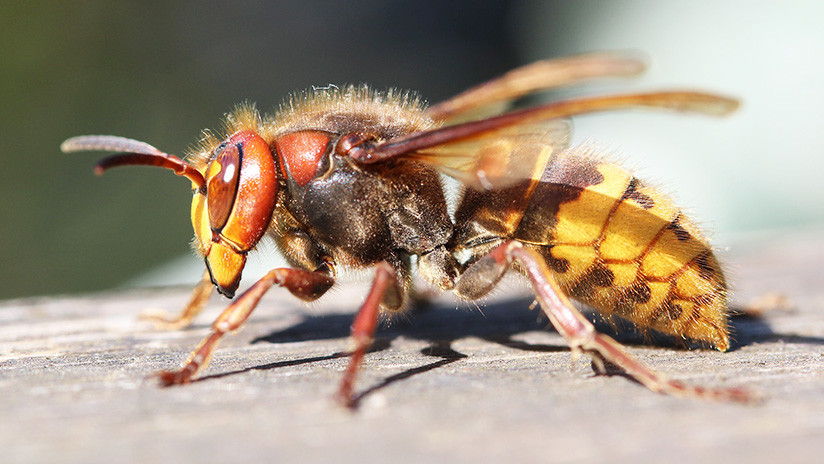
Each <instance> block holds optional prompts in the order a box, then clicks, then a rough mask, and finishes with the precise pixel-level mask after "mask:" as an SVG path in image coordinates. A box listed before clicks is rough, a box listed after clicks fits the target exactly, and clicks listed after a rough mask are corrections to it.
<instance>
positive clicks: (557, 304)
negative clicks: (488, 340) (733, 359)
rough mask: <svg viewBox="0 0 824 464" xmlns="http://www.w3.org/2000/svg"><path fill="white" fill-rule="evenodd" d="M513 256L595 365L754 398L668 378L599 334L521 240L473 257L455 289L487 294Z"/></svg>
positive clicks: (642, 378)
mask: <svg viewBox="0 0 824 464" xmlns="http://www.w3.org/2000/svg"><path fill="white" fill-rule="evenodd" d="M513 261H517V262H518V264H519V265H520V266H521V269H522V270H523V271H524V273H525V274H526V275H527V277H529V280H530V281H531V282H532V287H533V289H534V290H535V295H536V297H537V299H538V301H539V302H540V303H541V308H542V309H543V311H544V313H546V315H547V317H549V320H550V322H551V323H552V325H553V326H554V327H555V329H556V330H558V332H559V333H560V334H561V335H562V336H563V337H564V338H565V339H566V341H567V343H568V344H569V347H570V348H571V349H572V351H573V352H583V353H586V354H588V355H590V356H592V358H593V361H594V363H595V365H596V367H598V368H599V370H601V371H603V361H604V360H606V361H608V362H610V363H612V364H614V365H616V366H618V367H620V368H621V369H623V370H624V371H625V372H626V373H627V374H629V375H630V376H631V377H632V378H634V379H635V380H637V381H638V382H639V383H641V384H642V385H644V386H645V387H647V388H649V389H650V390H652V391H655V392H660V393H666V394H669V395H674V396H692V397H699V398H706V399H713V400H723V401H735V402H741V403H746V402H752V401H754V400H756V399H757V395H755V394H753V393H752V392H750V391H749V390H746V389H743V388H735V387H733V388H706V387H700V386H692V385H687V384H684V383H682V382H678V381H675V380H670V379H668V378H666V377H665V376H664V375H663V374H660V373H659V372H656V371H654V370H653V369H652V368H650V367H649V366H647V365H645V364H644V363H642V362H641V361H640V360H638V359H636V358H635V357H633V356H632V355H631V354H629V353H628V352H627V351H626V349H625V348H624V347H623V346H622V345H621V344H620V343H618V342H617V341H615V340H614V339H613V338H612V337H609V336H607V335H604V334H601V333H599V332H598V331H596V330H595V327H594V326H593V325H592V324H591V323H590V322H589V321H588V320H587V319H586V318H585V317H584V316H583V315H582V314H581V313H580V312H579V311H578V310H577V309H575V307H574V306H573V305H572V303H571V302H570V301H569V298H567V296H566V294H565V293H564V292H563V290H562V289H561V287H560V286H559V285H558V283H557V282H556V281H555V279H554V278H553V277H552V273H551V272H550V271H549V268H548V267H547V265H546V263H545V262H544V259H543V257H541V255H539V254H538V253H536V252H534V251H532V250H529V249H527V248H525V247H524V246H523V245H521V244H520V243H519V242H516V241H510V242H504V243H503V244H502V245H500V246H498V247H497V248H495V249H494V250H492V251H491V252H490V253H489V254H487V255H485V256H483V257H482V258H481V259H479V260H478V261H477V262H475V263H473V264H472V265H471V266H469V268H467V270H466V272H464V274H463V275H462V276H461V279H460V280H459V281H458V283H457V284H456V291H457V292H458V293H459V294H460V295H462V296H464V297H467V298H477V297H480V296H483V295H484V294H486V293H487V292H488V291H489V290H491V289H492V287H494V286H495V284H497V282H498V281H499V280H500V279H501V277H503V275H504V274H505V273H506V271H507V270H508V269H509V267H510V265H511V264H512V262H513Z"/></svg>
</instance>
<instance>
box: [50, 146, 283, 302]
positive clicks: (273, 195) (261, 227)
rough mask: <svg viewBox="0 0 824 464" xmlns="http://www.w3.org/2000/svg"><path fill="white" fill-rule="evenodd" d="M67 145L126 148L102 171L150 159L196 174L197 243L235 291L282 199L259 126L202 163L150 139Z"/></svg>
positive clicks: (225, 290) (221, 287)
mask: <svg viewBox="0 0 824 464" xmlns="http://www.w3.org/2000/svg"><path fill="white" fill-rule="evenodd" d="M61 148H62V150H63V151H64V152H74V151H90V150H102V151H120V152H123V153H120V154H117V155H114V156H110V157H108V158H104V159H102V160H100V161H99V162H98V164H97V167H96V169H95V171H96V172H97V173H98V174H100V173H102V172H103V171H105V170H106V169H109V168H111V167H115V166H124V165H147V166H158V167H163V168H167V169H172V170H173V171H174V172H175V174H177V175H180V176H185V177H186V178H188V179H189V180H191V181H192V188H193V190H194V198H193V199H192V226H193V227H194V230H195V246H196V248H197V250H198V252H199V253H200V254H201V255H202V256H203V257H204V259H205V261H206V266H207V268H208V269H209V273H210V275H211V278H212V282H213V283H214V284H215V286H216V287H217V289H218V291H219V292H220V293H222V294H224V295H226V296H228V297H230V298H231V297H232V296H234V294H235V291H236V290H237V287H238V284H239V283H240V277H241V273H242V272H243V267H244V266H245V265H246V253H248V252H249V251H250V250H251V249H253V248H254V247H255V245H257V243H258V242H259V241H260V239H261V238H262V237H263V234H264V233H266V229H267V228H268V227H269V222H270V221H271V219H272V213H273V211H274V208H275V204H276V200H277V189H278V180H277V166H276V165H275V160H274V158H273V157H272V152H271V150H270V149H269V145H268V144H267V143H266V141H265V140H263V138H261V137H260V135H258V134H257V132H255V131H253V130H241V131H237V132H235V133H234V134H232V135H231V136H229V137H228V138H227V139H226V140H224V141H223V143H221V144H219V145H218V146H217V147H216V148H214V150H212V152H211V153H210V154H208V157H207V158H204V160H203V161H204V162H203V163H198V165H197V166H196V165H193V164H190V163H187V162H186V161H183V160H182V159H180V158H178V157H176V156H172V155H169V154H166V153H164V152H162V151H160V150H158V149H157V148H154V147H153V146H151V145H148V144H146V143H143V142H138V141H136V140H131V139H125V138H122V137H115V136H81V137H74V138H71V139H69V140H66V141H65V142H64V143H63V145H62V146H61ZM200 164H202V166H201V165H200Z"/></svg>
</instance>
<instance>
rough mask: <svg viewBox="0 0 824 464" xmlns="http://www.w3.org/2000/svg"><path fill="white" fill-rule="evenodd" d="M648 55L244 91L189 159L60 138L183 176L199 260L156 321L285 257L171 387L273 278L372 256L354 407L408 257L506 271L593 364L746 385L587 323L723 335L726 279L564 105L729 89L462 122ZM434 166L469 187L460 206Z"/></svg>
mask: <svg viewBox="0 0 824 464" xmlns="http://www.w3.org/2000/svg"><path fill="white" fill-rule="evenodd" d="M641 68H642V65H641V64H640V63H639V62H638V61H636V60H634V59H631V58H627V57H621V56H615V55H586V56H580V57H573V58H566V59H561V60H554V61H545V62H539V63H536V64H533V65H529V66H526V67H523V68H519V69H517V70H515V71H512V72H510V73H508V74H505V75H504V76H501V77H499V78H498V79H495V80H492V81H490V82H487V83H485V84H482V85H480V86H478V87H475V88H473V89H470V90H468V91H466V92H464V93H463V94H460V95H458V96H456V97H454V98H452V99H450V100H447V101H446V102H444V103H441V104H439V105H435V106H432V107H429V108H426V107H425V106H424V105H423V104H422V103H421V102H420V100H419V99H417V98H415V97H414V96H411V95H410V94H401V93H397V92H392V91H390V92H387V93H377V92H374V91H371V90H369V89H367V88H366V87H347V88H343V89H338V88H331V89H323V90H315V91H313V92H310V93H307V94H303V95H298V96H296V97H293V98H292V99H291V100H288V101H287V103H286V104H284V105H283V106H282V107H281V109H280V111H279V112H277V113H276V114H275V115H273V116H265V117H261V116H260V114H259V113H258V112H257V111H256V110H255V109H254V108H252V107H250V106H248V105H246V106H241V107H239V108H238V109H237V110H236V111H235V112H233V113H232V114H230V115H229V116H228V117H227V120H226V133H225V135H224V136H220V137H219V136H213V135H208V136H206V137H205V138H204V140H203V141H202V142H201V145H200V147H199V148H198V149H196V150H195V152H194V153H192V154H191V155H190V156H189V157H188V159H187V160H186V161H184V160H181V159H179V158H177V157H174V156H172V155H168V154H166V153H163V152H161V151H160V150H157V149H156V148H154V147H151V146H150V145H147V144H144V143H142V142H137V141H134V140H131V139H123V138H119V137H112V136H83V137H77V138H74V139H69V140H68V141H66V142H65V143H64V145H63V149H64V151H81V150H106V151H118V152H121V153H120V154H117V155H114V156H111V157H109V158H105V159H103V160H102V161H101V162H100V163H99V164H98V169H99V170H101V171H102V170H105V169H108V168H109V167H113V166H120V165H129V164H138V165H152V166H160V167H166V168H170V169H173V170H174V171H175V172H176V173H177V174H179V175H182V176H186V177H187V178H189V179H190V180H191V181H192V185H193V189H194V199H193V202H192V210H191V214H192V224H193V227H194V231H195V241H194V245H195V249H196V251H197V252H198V254H200V255H201V256H203V258H204V260H205V263H206V267H207V272H206V273H205V274H204V279H203V281H202V282H201V284H200V285H199V286H198V287H197V289H196V292H195V294H194V297H193V298H192V301H191V302H190V304H189V305H188V306H187V307H186V309H185V310H184V312H183V313H182V314H181V315H180V316H178V317H175V318H169V317H166V316H161V315H154V316H153V320H154V321H155V322H157V323H159V324H161V325H165V326H168V327H179V326H184V325H186V324H188V323H189V322H190V321H191V320H192V318H193V317H194V316H195V315H196V314H197V312H198V311H199V310H200V308H201V307H202V306H203V304H204V303H205V301H206V298H207V297H208V295H209V293H210V289H211V288H212V287H213V286H214V287H215V288H217V290H218V291H219V292H220V293H222V294H224V295H226V296H228V297H230V298H231V297H233V296H234V294H235V291H236V289H237V287H238V284H239V282H240V278H241V273H242V270H243V268H244V265H245V262H246V256H247V254H248V253H249V252H251V251H252V250H253V249H254V248H255V246H256V245H257V244H258V242H259V241H260V240H261V239H262V238H263V237H264V236H266V235H268V236H270V237H271V238H272V239H273V240H274V242H275V243H276V244H277V246H278V248H279V250H280V251H281V252H282V253H283V255H284V256H285V257H286V259H287V261H288V262H289V264H290V267H289V268H278V269H273V270H272V271H270V272H269V273H267V274H266V275H265V276H264V277H263V278H261V279H260V280H259V281H258V282H256V283H255V284H254V285H252V286H251V287H250V288H249V290H247V291H246V292H244V293H243V294H242V295H240V296H239V297H238V298H237V299H236V300H235V301H234V302H233V303H232V304H231V305H230V306H229V307H228V308H227V309H226V310H225V311H224V312H223V313H222V314H221V315H220V316H219V317H218V319H217V320H216V321H215V323H214V324H213V326H212V332H211V333H210V334H209V335H208V336H207V337H206V338H205V339H204V340H203V342H202V343H201V345H200V346H199V347H197V349H196V350H195V351H194V352H193V353H192V355H191V356H190V357H189V359H188V360H187V361H186V363H185V364H184V366H183V367H182V368H181V369H180V370H178V371H170V372H162V373H160V374H159V377H160V379H161V381H162V382H163V383H164V384H167V385H171V384H180V383H187V382H189V381H191V380H192V379H194V378H195V377H196V376H197V374H198V373H199V372H200V371H201V370H202V369H203V368H204V367H205V366H206V364H207V363H208V360H209V358H210V356H211V354H212V352H213V350H214V349H215V346H216V344H217V342H218V341H219V340H220V338H221V337H222V336H223V335H224V334H225V333H226V332H229V331H232V330H236V329H238V328H240V326H241V325H242V324H243V322H244V321H246V319H247V318H248V317H249V315H250V313H251V312H252V310H253V309H254V307H255V306H256V305H257V302H258V301H259V299H260V298H261V297H262V296H263V294H264V293H265V292H266V291H267V290H268V289H269V288H270V287H271V286H272V285H274V284H278V285H280V286H283V287H286V288H287V289H288V290H289V291H290V292H292V293H293V294H294V295H296V296H298V297H300V298H302V299H304V300H314V299H316V298H319V297H320V296H321V295H323V294H324V293H325V292H326V291H327V290H328V289H329V288H330V287H331V286H332V285H333V284H334V282H335V278H334V276H335V271H336V269H337V268H338V267H356V268H374V269H375V279H374V282H373V285H372V288H371V290H370V292H369V295H368V296H367V298H366V301H365V302H364V304H363V305H362V307H361V309H360V311H359V312H358V314H357V316H356V317H355V322H354V324H353V326H352V337H353V340H354V341H355V349H354V351H353V352H352V355H351V360H350V363H349V368H348V370H347V372H346V374H345V375H344V378H343V381H342V383H341V387H340V390H339V397H340V399H342V400H343V401H344V402H345V403H346V404H349V405H352V404H354V399H353V398H354V395H353V383H354V379H355V377H356V373H357V370H358V368H359V365H360V362H361V360H362V358H363V356H364V355H365V353H366V351H367V349H368V347H369V346H370V344H371V340H372V337H373V334H374V331H375V327H376V324H377V320H378V318H379V313H380V312H398V311H402V310H404V309H406V308H407V307H408V306H409V305H408V303H407V299H408V297H407V296H408V294H409V290H410V288H411V285H412V278H413V273H414V272H415V271H416V270H417V271H418V273H419V274H420V275H421V276H422V277H423V279H424V280H425V281H426V282H427V283H428V284H430V285H431V286H434V287H437V288H440V289H443V290H452V291H454V292H455V293H456V294H457V295H458V296H460V297H461V298H464V299H469V300H475V299H478V298H481V297H483V296H484V295H486V294H487V293H488V292H489V291H490V290H491V289H492V288H493V287H494V286H495V285H496V284H497V283H498V281H499V280H500V279H501V277H502V276H503V275H504V274H505V273H506V272H507V270H508V269H510V268H511V267H515V268H516V269H517V270H518V271H519V272H521V273H522V274H524V275H525V276H526V277H527V278H528V279H529V280H530V282H531V283H532V285H533V288H534V290H535V293H536V298H537V300H538V301H539V302H540V303H541V307H542V309H543V310H544V312H545V313H546V314H547V316H548V317H549V319H550V321H551V322H552V324H553V325H554V326H555V327H556V329H557V330H558V331H559V332H560V333H561V335H563V336H564V337H565V339H566V340H567V341H568V343H569V344H570V347H571V348H572V349H573V350H576V351H577V350H580V351H583V352H585V353H588V354H590V355H592V356H593V359H594V360H595V362H596V366H601V367H603V366H602V363H601V361H603V360H606V361H609V362H611V363H613V364H615V365H617V366H619V367H621V368H623V369H624V370H626V371H627V373H629V374H630V375H632V376H633V377H634V378H636V379H637V380H638V381H639V382H641V383H643V384H644V385H646V386H648V387H650V388H651V389H653V390H656V391H664V392H668V393H672V394H682V395H694V396H703V397H711V398H719V399H731V400H747V399H749V394H748V393H747V392H746V391H744V390H741V389H736V388H731V389H707V388H702V387H696V386H687V385H684V384H682V383H680V382H676V381H671V380H668V379H666V378H664V377H663V376H662V375H660V374H658V373H656V372H654V371H652V370H651V369H649V368H648V367H646V366H644V365H643V364H642V363H640V362H639V361H637V360H636V359H635V358H633V357H632V356H631V355H630V354H629V353H627V352H626V351H625V350H624V348H623V347H622V346H621V345H619V344H618V343H617V342H615V341H614V340H613V339H612V338H610V337H608V336H606V335H603V334H600V333H598V332H596V331H595V329H594V327H593V326H592V324H590V323H589V322H588V321H587V320H586V319H585V318H584V317H583V316H582V315H581V314H580V313H579V312H578V310H577V309H575V307H574V306H572V305H571V303H570V301H569V297H571V298H575V299H578V300H580V301H582V302H584V303H587V304H589V305H591V306H592V307H593V308H595V309H596V310H598V311H599V312H600V313H602V314H604V315H607V316H609V315H617V316H620V317H622V318H624V319H627V320H629V321H631V322H633V323H634V324H635V325H637V326H638V327H639V328H642V329H655V330H658V331H661V332H664V333H667V334H671V335H675V336H678V337H682V338H684V339H688V340H694V341H698V342H702V343H704V344H706V345H709V346H712V347H715V348H717V349H719V350H722V351H723V350H726V349H727V348H728V347H729V334H728V329H727V322H726V320H727V312H726V287H725V282H724V277H723V273H722V271H721V269H720V266H719V264H718V262H717V260H716V259H715V257H714V255H713V253H712V249H711V247H710V246H709V244H708V242H707V241H706V239H704V238H703V237H702V235H701V233H700V231H699V230H698V229H697V228H696V227H695V226H693V225H692V224H691V222H690V221H689V220H688V219H687V218H686V217H685V216H684V215H683V214H682V213H681V211H680V210H679V209H678V208H677V207H676V206H675V205H674V204H673V203H672V201H671V200H669V199H668V198H667V197H665V196H663V195H661V194H660V193H659V192H658V191H656V190H655V189H653V188H651V187H649V186H648V185H646V184H645V183H643V182H642V181H640V180H639V179H637V178H635V177H634V176H633V175H632V174H631V173H629V172H628V171H627V170H625V169H623V168H621V167H620V166H618V165H616V164H614V163H611V162H609V161H606V160H604V159H602V158H600V157H599V156H598V154H597V153H596V152H595V150H594V149H592V148H588V147H579V148H569V147H568V142H569V124H568V122H567V120H566V119H565V118H568V117H570V116H574V115H578V114H584V113H589V112H596V111H606V110H615V109H623V108H637V107H651V108H656V107H658V108H669V109H675V110H679V111H690V112H700V113H707V114H716V115H721V114H726V113H728V112H730V111H731V110H733V109H734V108H735V107H736V105H737V104H736V102H735V101H733V100H730V99H726V98H723V97H718V96H714V95H709V94H704V93H697V92H658V93H640V94H629V95H612V96H602V97H591V98H577V99H570V100H564V101H559V102H553V103H549V104H545V105H542V106H538V107H534V108H529V109H525V110H520V111H514V112H508V113H501V112H500V111H498V113H499V114H497V115H494V116H490V117H485V118H484V117H476V118H472V115H473V114H481V113H487V114H488V113H490V108H495V107H498V106H499V105H500V103H501V102H506V101H509V100H513V99H515V98H517V97H519V96H521V95H524V94H527V93H530V92H534V91H537V90H542V89H546V88H551V87H556V86H559V85H565V84H569V83H574V82H578V81H581V80H585V79H589V78H595V77H606V76H621V75H631V74H636V73H637V72H639V71H640V70H641ZM461 119H463V120H468V122H456V121H458V120H461ZM441 173H445V174H447V175H450V176H452V177H454V178H456V179H458V180H460V181H461V182H462V183H463V190H462V193H461V197H460V200H459V202H458V204H457V207H456V209H455V212H454V215H453V216H450V214H449V212H448V209H447V202H446V200H445V194H444V187H443V185H442V182H441V177H440V174H441Z"/></svg>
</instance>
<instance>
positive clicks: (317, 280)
mask: <svg viewBox="0 0 824 464" xmlns="http://www.w3.org/2000/svg"><path fill="white" fill-rule="evenodd" d="M334 283H335V279H334V277H332V275H331V269H330V268H329V267H328V265H327V264H324V266H323V267H321V269H319V270H317V271H314V272H313V271H305V270H303V269H291V268H277V269H273V270H271V271H269V272H268V273H267V274H266V275H265V276H263V277H262V278H261V279H260V280H258V281H257V282H255V283H254V284H253V285H252V286H251V287H249V289H248V290H246V291H245V292H244V293H243V294H242V295H240V296H239V297H238V298H237V299H236V300H235V301H234V302H232V304H231V305H229V307H228V308H226V309H225V310H224V311H223V313H221V315H220V316H218V318H217V319H216V320H215V322H214V323H213V324H212V332H211V333H210V334H209V335H207V336H206V338H204V339H203V341H201V342H200V345H198V347H197V348H196V349H195V350H194V351H193V352H192V354H191V355H189V358H188V359H187V360H186V363H185V364H184V365H183V367H182V368H181V369H180V370H177V371H163V372H159V373H158V374H157V376H158V378H159V379H160V382H161V384H163V385H165V386H169V385H178V384H183V383H189V382H191V381H192V379H194V378H195V377H196V376H197V374H198V373H199V372H201V371H202V370H203V369H204V368H205V367H206V365H207V364H209V360H210V359H211V357H212V352H214V350H215V347H217V343H218V341H220V339H221V338H222V337H223V335H225V334H226V333H227V332H232V331H235V330H238V329H240V328H241V326H243V323H245V322H246V320H247V319H248V318H249V315H250V314H251V313H252V311H253V310H254V309H255V307H256V306H257V304H258V301H260V299H261V298H262V297H263V295H264V294H265V293H266V292H267V291H268V290H269V289H270V288H272V285H275V284H277V285H280V286H281V287H285V288H286V289H287V290H289V291H290V292H291V293H292V294H293V295H295V296H297V297H298V298H301V299H303V300H314V299H317V298H320V296H321V295H323V294H324V293H326V291H327V290H329V288H331V287H332V284H334Z"/></svg>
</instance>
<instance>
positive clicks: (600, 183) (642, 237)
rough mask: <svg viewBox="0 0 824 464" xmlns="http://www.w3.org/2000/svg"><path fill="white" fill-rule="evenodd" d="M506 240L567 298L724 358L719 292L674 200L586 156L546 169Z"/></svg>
mask: <svg viewBox="0 0 824 464" xmlns="http://www.w3.org/2000/svg"><path fill="white" fill-rule="evenodd" d="M512 238H515V239H516V240H520V241H521V242H523V243H524V244H526V245H527V246H531V247H533V248H534V249H536V250H537V251H539V252H540V253H541V254H542V255H543V256H544V257H545V259H546V260H547V262H548V264H549V267H550V269H551V270H552V272H553V273H554V277H555V278H556V279H557V280H558V282H559V283H560V285H561V287H562V288H563V289H564V290H565V291H567V292H568V293H569V295H570V296H571V297H572V298H574V299H577V300H579V301H581V302H584V303H586V304H588V305H590V306H592V307H593V308H595V309H596V310H598V311H599V312H600V313H602V314H604V315H616V316H620V317H622V318H624V319H627V320H629V321H631V322H633V323H635V324H636V325H637V326H638V327H639V328H642V329H643V328H651V329H654V330H657V331H660V332H663V333H666V334H670V335H675V336H678V337H682V338H684V339H690V340H695V341H699V342H703V343H706V344H708V345H711V346H713V347H715V348H717V349H719V350H722V351H724V350H726V349H728V348H729V336H728V329H727V303H726V284H725V282H724V275H723V272H722V271H721V268H720V265H719V263H718V261H717V260H716V258H715V256H714V254H713V252H712V249H711V248H710V246H709V244H708V242H707V241H706V239H705V238H704V237H703V236H702V234H701V232H700V231H699V230H698V229H697V227H695V226H694V225H693V224H692V223H691V222H690V221H689V220H688V219H687V218H686V217H685V216H684V215H683V214H682V212H681V210H680V209H679V208H678V207H676V206H675V205H674V204H673V202H672V200H670V199H669V198H667V197H666V196H664V195H662V194H661V193H659V192H658V191H657V190H655V189H654V188H652V187H650V186H648V185H645V184H644V183H643V182H642V181H640V180H639V179H637V178H636V177H634V176H633V175H632V174H631V173H629V172H628V171H627V170H626V169H624V168H622V167H620V166H618V165H616V164H613V163H609V162H603V161H600V160H598V159H596V158H594V157H591V156H587V155H586V153H583V154H580V153H579V154H575V153H563V154H561V155H559V156H557V157H556V158H555V159H553V160H551V161H550V163H549V164H548V166H547V169H546V170H545V172H544V175H543V177H542V178H541V181H540V183H538V185H537V187H535V189H534V191H533V192H532V194H531V196H530V198H529V200H528V201H527V204H526V208H525V211H524V213H523V216H522V217H521V219H520V221H519V223H518V224H517V226H515V227H514V230H513V233H512Z"/></svg>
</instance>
